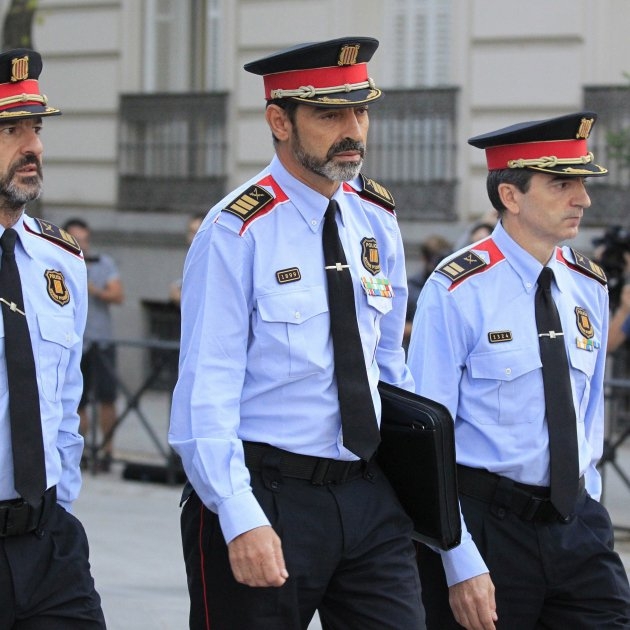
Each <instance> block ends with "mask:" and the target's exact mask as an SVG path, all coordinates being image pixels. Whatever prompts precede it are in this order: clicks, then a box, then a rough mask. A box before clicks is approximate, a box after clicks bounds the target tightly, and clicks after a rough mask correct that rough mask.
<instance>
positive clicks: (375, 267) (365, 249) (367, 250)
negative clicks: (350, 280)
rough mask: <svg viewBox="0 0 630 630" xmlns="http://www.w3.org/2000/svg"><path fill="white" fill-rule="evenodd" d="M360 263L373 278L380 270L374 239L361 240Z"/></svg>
mask: <svg viewBox="0 0 630 630" xmlns="http://www.w3.org/2000/svg"><path fill="white" fill-rule="evenodd" d="M361 262H362V263H363V266H364V267H365V268H366V269H367V270H368V271H369V272H370V273H371V274H372V275H373V276H375V275H376V274H377V273H379V272H380V270H381V261H380V258H379V255H378V245H377V244H376V239H375V238H368V237H367V236H366V237H365V238H362V239H361Z"/></svg>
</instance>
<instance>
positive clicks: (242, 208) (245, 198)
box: [223, 184, 273, 221]
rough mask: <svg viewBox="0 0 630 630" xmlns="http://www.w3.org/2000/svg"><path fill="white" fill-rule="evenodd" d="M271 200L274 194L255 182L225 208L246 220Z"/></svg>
mask: <svg viewBox="0 0 630 630" xmlns="http://www.w3.org/2000/svg"><path fill="white" fill-rule="evenodd" d="M270 201H273V195H272V194H271V193H269V192H267V191H266V190H265V189H264V188H262V187H261V186H257V185H256V184H253V185H252V186H250V187H249V188H248V189H247V190H246V191H244V192H243V193H242V194H241V195H240V197H238V198H237V199H235V200H234V201H232V202H230V203H229V204H228V205H227V206H226V207H225V208H223V209H224V210H225V211H226V212H230V213H231V214H234V215H236V216H237V217H238V218H239V219H242V220H243V221H246V220H247V219H249V218H250V217H253V216H254V215H255V214H256V213H257V212H258V211H259V210H262V209H263V208H264V207H265V206H266V205H267V204H268V203H269V202H270Z"/></svg>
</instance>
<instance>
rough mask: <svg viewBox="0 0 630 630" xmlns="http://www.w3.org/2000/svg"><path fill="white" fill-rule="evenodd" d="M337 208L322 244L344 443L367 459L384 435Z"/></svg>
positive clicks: (328, 221) (326, 223)
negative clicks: (374, 401)
mask: <svg viewBox="0 0 630 630" xmlns="http://www.w3.org/2000/svg"><path fill="white" fill-rule="evenodd" d="M338 207H339V206H338V204H337V202H336V201H331V202H330V203H329V204H328V208H327V210H326V216H325V218H324V235H323V244H324V264H325V265H326V278H327V281H328V309H329V312H330V330H331V333H332V341H333V350H334V359H335V375H336V377H337V389H338V392H339V408H340V411H341V429H342V433H343V444H344V446H345V447H346V448H347V449H348V450H349V451H352V452H353V453H354V454H355V455H358V456H359V457H360V458H361V459H364V460H366V461H367V460H369V459H370V457H372V455H373V454H374V452H375V451H376V447H377V446H378V444H379V442H380V440H381V436H380V433H379V429H378V423H377V421H376V414H375V413H374V404H373V403H372V394H371V391H370V384H369V383H368V378H367V372H366V369H365V359H364V356H363V346H362V344H361V336H360V334H359V324H358V323H357V313H356V310H355V307H354V289H353V288H352V276H351V274H350V267H349V265H348V264H347V261H346V255H345V254H344V251H343V246H342V245H341V241H340V240H339V232H338V230H337V220H336V214H337V209H338Z"/></svg>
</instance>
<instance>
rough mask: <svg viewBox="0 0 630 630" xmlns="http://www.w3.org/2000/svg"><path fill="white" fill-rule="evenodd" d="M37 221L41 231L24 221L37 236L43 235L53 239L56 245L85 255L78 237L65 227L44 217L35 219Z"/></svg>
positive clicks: (79, 254) (50, 239) (25, 225)
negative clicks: (31, 227) (45, 219)
mask: <svg viewBox="0 0 630 630" xmlns="http://www.w3.org/2000/svg"><path fill="white" fill-rule="evenodd" d="M35 223H37V225H38V226H39V229H40V230H41V232H36V231H35V230H32V229H30V228H29V227H28V225H27V224H26V222H24V228H25V229H26V230H27V231H28V232H29V233H30V234H34V235H35V236H41V237H42V238H45V239H46V240H49V241H52V242H53V243H55V244H56V245H59V246H60V247H63V249H65V250H67V251H69V252H71V253H73V254H76V255H77V256H83V253H82V252H81V247H80V246H79V243H78V242H77V239H76V238H74V236H72V234H69V233H68V232H66V231H65V230H64V229H62V228H60V227H58V226H56V225H55V224H54V223H50V221H44V219H37V218H36V219H35Z"/></svg>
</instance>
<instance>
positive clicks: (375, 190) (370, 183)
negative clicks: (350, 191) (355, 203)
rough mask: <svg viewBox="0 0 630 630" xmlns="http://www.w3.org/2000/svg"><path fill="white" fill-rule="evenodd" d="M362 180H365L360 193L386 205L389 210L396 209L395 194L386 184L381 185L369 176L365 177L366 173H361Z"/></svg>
mask: <svg viewBox="0 0 630 630" xmlns="http://www.w3.org/2000/svg"><path fill="white" fill-rule="evenodd" d="M361 181H362V182H363V190H360V191H359V195H361V196H362V197H366V198H368V199H370V200H371V201H376V203H378V204H379V205H381V206H384V207H385V208H386V209H387V210H390V211H392V210H394V208H395V207H396V203H395V202H394V196H393V195H392V193H390V192H389V190H387V188H385V186H381V184H379V183H378V182H375V181H374V180H373V179H370V178H369V177H365V175H361Z"/></svg>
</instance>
